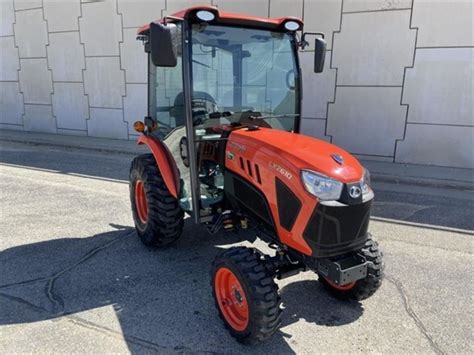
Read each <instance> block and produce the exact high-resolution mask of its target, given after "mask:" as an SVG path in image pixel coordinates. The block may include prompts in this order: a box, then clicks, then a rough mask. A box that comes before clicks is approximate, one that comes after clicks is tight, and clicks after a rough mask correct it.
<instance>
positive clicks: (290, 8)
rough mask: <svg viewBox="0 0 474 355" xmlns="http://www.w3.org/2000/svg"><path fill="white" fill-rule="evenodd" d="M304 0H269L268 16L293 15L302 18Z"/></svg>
mask: <svg viewBox="0 0 474 355" xmlns="http://www.w3.org/2000/svg"><path fill="white" fill-rule="evenodd" d="M303 1H304V0H270V17H280V16H295V17H299V18H303Z"/></svg>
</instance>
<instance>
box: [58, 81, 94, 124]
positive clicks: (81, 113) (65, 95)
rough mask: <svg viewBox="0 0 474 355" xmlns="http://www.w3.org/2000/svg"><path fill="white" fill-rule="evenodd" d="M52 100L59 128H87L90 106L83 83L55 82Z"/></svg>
mask: <svg viewBox="0 0 474 355" xmlns="http://www.w3.org/2000/svg"><path fill="white" fill-rule="evenodd" d="M52 102H53V113H54V116H56V121H57V125H58V128H64V129H82V130H86V129H87V125H86V118H87V117H88V115H89V108H88V106H87V98H86V96H85V95H84V86H83V85H82V83H54V94H53V95H52Z"/></svg>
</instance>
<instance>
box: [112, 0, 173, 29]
mask: <svg viewBox="0 0 474 355" xmlns="http://www.w3.org/2000/svg"><path fill="white" fill-rule="evenodd" d="M165 7H166V1H165V0H139V1H130V0H118V12H119V13H120V14H122V19H123V27H139V26H141V25H144V24H145V23H150V22H151V21H153V20H156V19H159V18H161V10H163V9H164V8H165Z"/></svg>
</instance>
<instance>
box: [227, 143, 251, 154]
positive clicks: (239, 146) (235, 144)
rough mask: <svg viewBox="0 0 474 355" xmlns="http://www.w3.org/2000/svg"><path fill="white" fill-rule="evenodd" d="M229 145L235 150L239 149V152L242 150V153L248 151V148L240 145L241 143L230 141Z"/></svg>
mask: <svg viewBox="0 0 474 355" xmlns="http://www.w3.org/2000/svg"><path fill="white" fill-rule="evenodd" d="M229 144H230V145H231V146H233V147H235V148H237V149H238V150H240V151H241V152H244V151H246V150H247V147H246V146H245V145H243V144H239V143H235V142H233V141H230V142H229Z"/></svg>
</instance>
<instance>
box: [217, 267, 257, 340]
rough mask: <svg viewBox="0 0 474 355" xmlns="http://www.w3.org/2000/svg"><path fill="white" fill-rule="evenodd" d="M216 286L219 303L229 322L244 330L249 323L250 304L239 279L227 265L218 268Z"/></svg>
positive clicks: (232, 325)
mask: <svg viewBox="0 0 474 355" xmlns="http://www.w3.org/2000/svg"><path fill="white" fill-rule="evenodd" d="M214 288H215V292H216V299H217V303H218V304H219V308H220V310H221V313H222V314H223V315H224V318H225V320H226V321H227V323H228V324H229V325H230V326H231V327H232V328H233V329H235V330H237V331H243V330H244V329H245V328H247V325H248V323H249V305H248V302H247V295H246V294H245V291H244V289H243V288H242V285H241V284H240V281H239V279H238V278H237V277H236V276H235V274H234V273H233V272H232V271H230V270H229V269H228V268H226V267H222V268H220V269H219V270H217V273H216V276H215V280H214Z"/></svg>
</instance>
